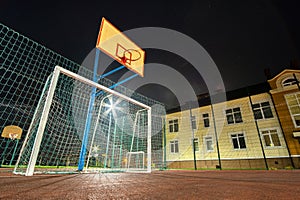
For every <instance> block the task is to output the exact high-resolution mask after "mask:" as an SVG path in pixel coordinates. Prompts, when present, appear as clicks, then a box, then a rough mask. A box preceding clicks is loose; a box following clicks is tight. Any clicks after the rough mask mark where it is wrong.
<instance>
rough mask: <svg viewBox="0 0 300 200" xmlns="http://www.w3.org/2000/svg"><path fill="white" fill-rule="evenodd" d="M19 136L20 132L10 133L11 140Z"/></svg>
mask: <svg viewBox="0 0 300 200" xmlns="http://www.w3.org/2000/svg"><path fill="white" fill-rule="evenodd" d="M17 137H18V134H17V133H10V134H9V138H10V139H11V140H15V139H16V138H17Z"/></svg>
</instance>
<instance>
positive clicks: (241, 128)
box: [166, 93, 288, 162]
mask: <svg viewBox="0 0 300 200" xmlns="http://www.w3.org/2000/svg"><path fill="white" fill-rule="evenodd" d="M251 99H252V102H253V104H254V103H259V102H264V101H268V102H269V103H270V105H271V108H272V113H273V118H271V119H262V120H257V125H258V127H259V129H260V130H264V129H270V128H274V129H277V132H278V135H279V139H280V143H281V147H265V145H264V152H265V155H266V157H268V158H274V157H275V158H276V157H288V151H287V149H286V145H285V141H284V138H283V135H282V133H281V129H280V124H279V122H278V119H277V117H276V113H275V110H274V108H273V104H272V101H271V98H270V96H269V94H267V93H262V94H259V95H254V96H252V97H251ZM236 107H240V110H241V114H242V119H243V122H242V123H236V124H227V120H226V114H225V111H226V109H229V108H236ZM213 110H214V117H215V126H214V121H213V118H212V106H210V105H209V106H203V107H199V108H195V109H192V115H194V116H196V124H197V130H195V132H194V137H195V138H198V139H199V151H197V152H196V159H197V160H217V159H218V153H217V145H216V139H218V143H219V152H220V157H221V159H223V160H238V159H258V158H261V159H263V153H262V148H261V144H260V140H259V136H258V132H257V128H256V124H255V120H254V116H253V112H252V110H251V104H250V100H249V98H248V97H245V98H240V99H236V100H231V101H227V102H223V103H218V104H215V105H213ZM204 113H208V114H209V120H210V127H207V128H205V127H204V123H203V118H202V114H204ZM173 119H178V120H179V131H178V132H175V133H174V132H173V133H170V132H169V124H168V122H169V120H173ZM166 122H167V126H166V140H167V146H166V157H167V161H169V162H170V161H171V162H172V161H187V160H193V148H192V129H191V122H190V111H189V110H185V111H182V112H177V113H172V114H168V115H167V116H166ZM215 127H216V128H215ZM215 129H216V131H215ZM234 133H244V136H245V141H246V149H234V148H233V144H232V139H231V134H234ZM205 136H212V138H213V140H214V142H213V143H214V148H213V151H211V152H207V151H206V146H205V144H204V137H205ZM175 139H176V140H178V142H179V153H170V141H171V140H175ZM262 142H263V140H262ZM263 144H264V142H263Z"/></svg>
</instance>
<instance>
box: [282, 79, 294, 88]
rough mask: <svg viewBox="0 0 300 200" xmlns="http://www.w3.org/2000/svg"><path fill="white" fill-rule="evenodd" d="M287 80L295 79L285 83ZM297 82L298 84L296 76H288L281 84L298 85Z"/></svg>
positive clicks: (285, 85) (284, 85)
mask: <svg viewBox="0 0 300 200" xmlns="http://www.w3.org/2000/svg"><path fill="white" fill-rule="evenodd" d="M287 80H293V81H291V82H288V83H284V82H285V81H287ZM296 84H297V80H295V78H294V77H287V78H285V79H283V80H282V81H281V86H282V87H287V86H291V85H296Z"/></svg>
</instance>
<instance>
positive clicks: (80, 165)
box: [78, 48, 100, 171]
mask: <svg viewBox="0 0 300 200" xmlns="http://www.w3.org/2000/svg"><path fill="white" fill-rule="evenodd" d="M99 55H100V50H99V49H97V48H96V55H95V62H94V75H93V81H95V82H97V81H98V79H97V71H98V62H99ZM95 97H96V88H95V87H93V88H92V92H91V98H90V102H89V108H88V112H87V119H86V122H85V129H84V134H83V140H82V145H81V150H80V157H79V163H78V171H82V170H83V167H84V160H85V156H86V150H87V144H88V138H89V132H90V128H91V122H92V114H93V109H94V102H95Z"/></svg>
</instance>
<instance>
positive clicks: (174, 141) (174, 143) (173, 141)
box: [170, 140, 179, 154]
mask: <svg viewBox="0 0 300 200" xmlns="http://www.w3.org/2000/svg"><path fill="white" fill-rule="evenodd" d="M176 142H177V149H178V152H175V150H176V148H175V145H176ZM172 143H173V144H172ZM172 145H174V152H172ZM170 153H171V154H178V153H179V141H178V140H171V141H170Z"/></svg>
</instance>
